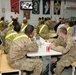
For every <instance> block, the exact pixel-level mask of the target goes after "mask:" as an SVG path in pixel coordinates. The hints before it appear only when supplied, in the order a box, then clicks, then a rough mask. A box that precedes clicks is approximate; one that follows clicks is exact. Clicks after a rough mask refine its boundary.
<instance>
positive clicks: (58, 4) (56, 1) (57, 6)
mask: <svg viewBox="0 0 76 75" xmlns="http://www.w3.org/2000/svg"><path fill="white" fill-rule="evenodd" d="M60 9H61V0H54V15H60Z"/></svg>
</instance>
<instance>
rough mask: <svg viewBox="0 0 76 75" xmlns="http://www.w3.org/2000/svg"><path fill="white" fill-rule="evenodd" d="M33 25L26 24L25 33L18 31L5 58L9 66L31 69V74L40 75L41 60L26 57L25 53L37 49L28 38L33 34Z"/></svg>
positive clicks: (35, 44) (33, 42) (34, 43)
mask: <svg viewBox="0 0 76 75" xmlns="http://www.w3.org/2000/svg"><path fill="white" fill-rule="evenodd" d="M33 30H34V27H33V26H32V25H28V26H27V27H26V29H25V34H24V33H20V34H18V35H17V37H15V38H14V39H13V41H12V45H11V47H10V50H9V53H8V55H7V60H8V63H9V65H10V66H12V67H13V68H18V69H20V70H26V71H33V75H40V73H41V70H42V61H41V60H40V59H35V58H34V59H33V58H28V57H27V53H29V52H36V51H38V45H37V43H36V42H35V41H34V40H31V39H30V38H32V37H33V35H34V32H33Z"/></svg>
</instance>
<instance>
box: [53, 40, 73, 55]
mask: <svg viewBox="0 0 76 75" xmlns="http://www.w3.org/2000/svg"><path fill="white" fill-rule="evenodd" d="M66 43H67V45H66V47H65V48H64V47H62V48H58V47H54V48H53V49H54V50H56V51H59V52H61V53H62V54H65V53H67V52H68V51H69V50H70V48H71V47H72V46H73V45H74V42H73V40H72V39H68V40H67V42H66Z"/></svg>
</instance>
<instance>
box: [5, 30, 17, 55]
mask: <svg viewBox="0 0 76 75" xmlns="http://www.w3.org/2000/svg"><path fill="white" fill-rule="evenodd" d="M12 33H15V34H12ZM9 34H12V35H11V36H9V37H8V38H6V37H5V46H4V52H5V53H6V54H7V53H8V50H9V48H10V46H11V44H12V40H13V38H15V37H16V35H17V32H16V31H14V30H11V31H8V32H7V35H6V36H8V35H9Z"/></svg>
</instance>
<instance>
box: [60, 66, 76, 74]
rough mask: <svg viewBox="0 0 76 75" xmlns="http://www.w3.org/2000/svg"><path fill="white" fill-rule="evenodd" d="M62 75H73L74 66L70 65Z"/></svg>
mask: <svg viewBox="0 0 76 75" xmlns="http://www.w3.org/2000/svg"><path fill="white" fill-rule="evenodd" d="M61 75H72V68H71V67H69V68H67V69H65V70H64V71H63V72H62V74H61ZM74 75H76V70H75V74H74Z"/></svg>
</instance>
